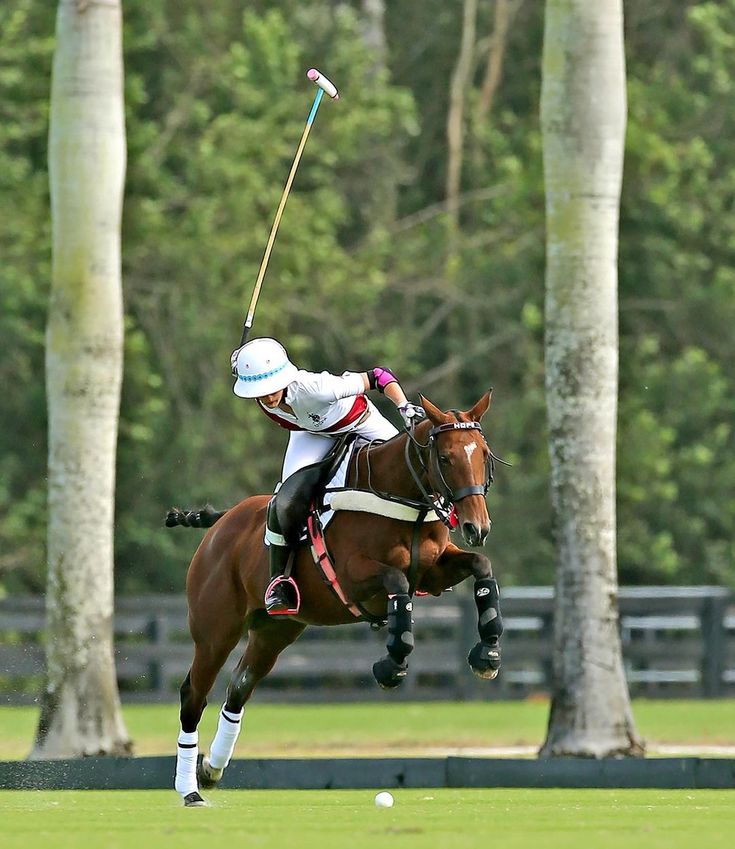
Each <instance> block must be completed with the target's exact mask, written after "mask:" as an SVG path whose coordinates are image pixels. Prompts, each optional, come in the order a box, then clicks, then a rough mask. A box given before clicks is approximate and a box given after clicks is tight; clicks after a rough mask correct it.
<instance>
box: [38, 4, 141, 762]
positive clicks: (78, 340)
mask: <svg viewBox="0 0 735 849" xmlns="http://www.w3.org/2000/svg"><path fill="white" fill-rule="evenodd" d="M49 172H50V186H51V214H52V225H53V270H52V278H53V279H52V292H51V302H50V306H49V316H48V325H47V336H46V388H47V397H48V411H49V460H48V477H49V481H48V489H49V496H48V509H49V526H48V589H47V637H48V639H47V647H46V657H47V673H46V683H45V687H44V690H43V694H42V704H41V716H40V720H39V725H38V730H37V733H36V742H35V747H34V749H33V752H32V753H31V755H30V757H31V758H58V757H80V756H83V755H92V754H111V755H112V754H115V755H117V754H125V753H129V752H130V749H131V744H130V740H129V737H128V734H127V731H126V729H125V726H124V724H123V720H122V714H121V710H120V697H119V693H118V689H117V681H116V676H115V663H114V656H113V627H112V626H113V549H112V539H113V520H114V486H115V450H116V443H117V421H118V411H119V401H120V384H121V379H122V343H123V323H122V292H121V279H120V218H121V211H122V196H123V183H124V176H125V124H124V113H123V68H122V12H121V6H120V0H60V2H59V6H58V15H57V27H56V51H55V55H54V65H53V81H52V88H51V122H50V132H49Z"/></svg>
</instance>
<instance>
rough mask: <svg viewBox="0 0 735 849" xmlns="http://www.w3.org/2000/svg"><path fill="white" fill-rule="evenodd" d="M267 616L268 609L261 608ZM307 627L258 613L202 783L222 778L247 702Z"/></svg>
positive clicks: (206, 784) (201, 771)
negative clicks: (286, 649)
mask: <svg viewBox="0 0 735 849" xmlns="http://www.w3.org/2000/svg"><path fill="white" fill-rule="evenodd" d="M261 613H263V616H265V613H264V611H261ZM305 627H306V626H305V625H303V624H301V623H300V622H294V621H292V620H278V621H276V620H273V619H271V618H270V617H266V618H263V617H262V616H258V618H257V619H255V620H254V621H253V623H252V624H251V626H250V630H249V631H248V643H247V646H246V648H245V652H244V654H243V656H242V657H241V658H240V661H239V663H238V664H237V666H236V667H235V671H234V672H233V673H232V677H231V678H230V684H229V686H228V687H227V698H226V699H225V703H224V705H223V706H222V711H221V713H220V717H219V723H218V725H217V732H216V734H215V735H214V740H213V741H212V746H211V748H210V752H209V755H205V756H204V757H203V758H202V763H201V766H200V769H199V783H200V784H201V786H202V787H214V785H215V784H217V783H218V782H219V780H220V779H221V778H222V774H223V772H224V770H225V767H226V766H227V764H229V762H230V758H231V757H232V753H233V752H234V750H235V743H236V742H237V738H238V735H239V734H240V725H241V722H242V717H243V713H244V707H245V702H247V701H248V699H249V698H250V696H252V694H253V690H254V689H255V687H256V686H257V684H258V683H259V682H260V681H262V680H263V678H265V676H266V675H267V674H268V673H269V672H270V671H271V669H273V666H274V664H275V662H276V660H277V658H278V655H279V654H280V653H281V652H282V651H283V649H285V648H286V647H287V646H289V645H291V643H293V642H294V640H296V639H297V638H298V637H299V636H300V635H301V633H302V631H303V630H304V628H305Z"/></svg>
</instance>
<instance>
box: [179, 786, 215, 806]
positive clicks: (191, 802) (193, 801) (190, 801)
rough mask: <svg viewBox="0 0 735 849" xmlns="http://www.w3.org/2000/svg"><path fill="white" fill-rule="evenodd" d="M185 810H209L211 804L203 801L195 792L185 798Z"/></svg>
mask: <svg viewBox="0 0 735 849" xmlns="http://www.w3.org/2000/svg"><path fill="white" fill-rule="evenodd" d="M184 807H185V808H207V807H209V804H208V803H207V802H205V801H204V799H202V797H201V796H200V795H199V793H198V792H197V791H196V790H195V791H194V792H193V793H187V794H186V796H184Z"/></svg>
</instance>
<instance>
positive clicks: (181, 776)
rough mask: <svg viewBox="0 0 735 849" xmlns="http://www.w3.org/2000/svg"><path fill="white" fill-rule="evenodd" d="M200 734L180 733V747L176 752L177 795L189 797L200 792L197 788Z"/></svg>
mask: <svg viewBox="0 0 735 849" xmlns="http://www.w3.org/2000/svg"><path fill="white" fill-rule="evenodd" d="M198 744H199V732H198V731H181V732H179V745H178V747H177V752H176V781H175V782H174V787H175V788H176V792H177V793H181V795H182V796H188V794H189V793H193V792H194V791H195V790H198V787H197V754H198V752H199V746H198Z"/></svg>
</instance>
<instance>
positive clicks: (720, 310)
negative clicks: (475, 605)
mask: <svg viewBox="0 0 735 849" xmlns="http://www.w3.org/2000/svg"><path fill="white" fill-rule="evenodd" d="M53 5H54V4H51V3H42V4H39V3H34V2H32V0H6V2H4V3H3V4H0V34H1V38H0V88H2V91H3V97H2V99H0V187H1V190H0V255H1V257H2V262H1V264H0V337H1V338H2V342H3V345H2V349H3V353H4V356H3V358H2V361H1V362H0V380H1V382H2V387H3V403H2V404H1V405H0V586H2V587H4V588H5V589H7V590H10V591H39V590H41V589H42V588H43V584H44V577H43V576H44V540H45V522H44V509H45V507H44V505H45V462H46V448H45V444H46V437H45V426H46V422H45V415H46V414H45V399H44V386H43V341H44V323H45V310H46V298H47V292H48V287H49V266H50V237H49V234H50V225H49V211H48V187H47V172H46V134H47V113H48V94H49V82H50V66H51V55H52V51H53V28H54V9H53ZM461 6H462V4H461V2H460V0H451V2H446V1H445V2H439V0H425V2H422V3H411V2H409V0H403V2H398V3H388V4H386V18H385V30H384V35H385V38H386V44H387V49H386V51H385V54H384V55H383V54H378V53H376V52H375V51H374V50H373V49H371V48H370V47H369V46H368V41H367V38H366V34H365V27H366V21H365V19H364V15H365V14H366V12H365V11H364V9H363V4H362V3H360V2H357V0H355V2H352V3H332V2H328V0H310V2H297V0H269V2H267V3H266V2H251V3H248V4H243V3H242V2H241V0H221V2H219V3H217V4H211V3H205V2H202V0H185V2H182V1H181V0H152V2H148V3H125V4H124V13H125V16H126V17H125V62H126V105H127V133H128V174H127V186H126V201H125V212H124V232H123V277H124V290H125V304H126V315H127V335H126V364H125V384H124V391H123V403H122V411H121V429H120V443H119V462H118V487H117V523H116V568H117V583H118V587H119V589H120V590H121V591H136V590H141V589H153V590H173V591H178V590H180V589H181V588H182V587H183V574H184V570H185V566H186V563H187V562H188V559H189V557H190V555H191V552H192V551H193V548H194V545H195V543H196V541H197V538H198V536H197V534H196V532H185V531H180V532H170V531H165V530H164V529H162V526H161V520H162V517H163V515H164V513H165V510H166V509H167V507H168V506H170V505H171V504H174V503H176V504H179V505H180V506H194V505H197V504H201V503H203V502H205V501H210V502H212V503H215V504H216V505H217V506H227V505H228V504H231V503H233V502H234V501H236V500H237V499H239V498H240V497H242V496H243V495H245V494H250V493H253V492H258V491H260V492H266V491H269V490H270V489H271V488H272V486H273V483H274V482H275V480H276V478H277V476H278V470H279V463H280V457H281V453H282V450H283V446H284V434H282V433H281V432H279V431H278V430H277V429H276V428H274V427H273V426H272V425H271V424H270V423H269V422H268V421H267V420H266V419H265V417H263V416H261V415H259V414H258V413H257V411H256V410H255V409H254V408H253V405H252V404H248V403H246V402H243V401H241V400H239V399H236V398H235V397H234V396H233V395H232V393H231V379H230V375H229V353H230V351H231V349H232V348H233V347H235V345H236V344H237V342H238V340H239V337H240V330H241V321H242V319H243V316H244V313H245V308H246V306H247V302H248V299H249V296H250V292H251V288H252V284H253V282H254V278H255V274H256V271H257V268H258V265H259V262H260V258H261V255H262V251H263V248H264V246H265V242H266V238H267V235H268V231H269V228H270V224H271V221H272V218H273V214H274V211H275V208H276V205H277V202H278V198H279V197H280V193H281V189H282V186H283V183H284V180H285V177H286V174H287V172H288V168H289V165H290V162H291V159H292V157H293V153H294V151H295V147H296V143H297V141H298V139H299V136H300V134H301V130H302V128H303V124H304V121H305V118H306V115H307V113H308V110H309V106H310V103H311V98H312V96H313V90H312V87H311V85H310V84H309V83H308V82H307V81H306V79H305V76H304V70H305V69H306V68H308V67H309V66H311V65H316V66H318V67H322V68H323V70H324V71H325V72H327V73H328V74H329V75H330V76H331V77H333V78H334V79H335V80H336V81H337V82H338V84H339V86H340V89H341V92H342V99H341V101H340V102H339V103H337V104H332V103H329V102H326V103H324V105H323V106H322V107H321V109H320V112H319V114H318V116H317V120H316V123H315V126H314V130H313V133H312V138H311V140H310V142H309V145H308V146H307V149H306V153H305V156H304V159H303V161H302V164H301V167H300V169H299V173H298V176H297V179H296V184H295V187H294V190H293V191H292V193H291V197H290V199H289V203H288V206H287V209H286V214H285V216H284V220H283V223H282V226H281V230H280V233H279V237H278V241H277V243H276V249H275V251H274V255H273V258H272V260H271V265H270V267H269V272H268V276H267V278H266V283H265V289H264V294H263V297H262V298H261V302H260V304H259V308H258V315H257V318H256V325H255V331H256V334H257V335H275V336H278V337H279V338H281V339H283V340H284V341H285V342H286V343H287V345H288V347H289V349H290V351H291V353H292V356H293V357H294V359H296V360H297V361H298V362H299V363H301V364H303V365H304V366H305V367H309V368H314V369H321V368H328V369H330V370H332V371H337V372H339V371H341V370H343V369H346V368H351V369H363V368H368V367H370V366H371V365H374V364H376V363H378V362H385V363H390V364H391V365H392V366H394V367H395V369H396V370H397V371H398V372H399V373H400V375H401V376H402V378H403V380H404V383H405V385H406V387H407V389H409V390H410V393H411V394H413V395H415V394H416V393H417V392H419V391H421V392H423V393H425V394H426V395H428V396H429V397H430V398H431V399H432V400H434V401H435V402H436V403H438V404H440V405H445V406H450V405H451V406H468V405H470V404H471V403H472V402H474V401H475V400H476V399H477V397H479V395H480V394H481V393H482V392H483V391H484V389H485V388H486V387H487V385H489V384H492V385H494V387H495V390H496V391H495V398H494V402H493V403H494V407H493V409H492V410H491V412H490V414H489V419H488V428H487V429H488V432H489V435H490V440H491V444H492V445H493V447H494V448H495V450H496V451H498V452H499V453H501V454H502V455H504V456H506V457H508V458H509V459H511V460H512V461H513V462H514V464H515V466H514V468H513V469H512V470H508V469H501V470H500V471H499V472H498V475H497V484H496V486H495V488H494V490H493V491H492V493H491V498H490V507H491V514H492V516H493V519H494V530H493V534H492V537H491V544H490V545H489V552H490V554H491V556H492V557H493V559H494V562H495V565H496V568H497V571H498V574H499V576H500V578H501V580H502V581H504V582H505V583H511V582H513V583H535V582H550V581H551V580H552V572H553V549H552V545H551V540H550V532H549V524H550V523H549V506H548V492H547V490H548V460H547V453H546V442H545V418H544V397H543V321H542V303H543V267H544V265H543V264H544V257H543V244H544V230H543V227H544V222H543V177H542V166H541V156H540V135H539V128H538V99H539V92H540V55H541V42H542V33H543V8H542V4H540V3H532V2H530V0H525V2H521V3H520V4H515V5H514V6H513V8H514V9H515V16H514V18H513V21H512V25H511V27H510V30H509V37H508V44H507V47H506V52H505V58H504V66H503V74H502V78H501V81H500V85H499V87H498V90H497V92H496V95H495V99H494V101H493V104H492V108H491V109H490V110H489V111H487V112H483V111H482V110H481V108H480V101H481V95H480V91H481V86H482V81H483V77H484V74H485V64H486V58H487V57H486V54H487V48H488V44H489V43H490V42H489V39H488V37H489V36H490V34H491V32H492V26H493V8H494V4H493V3H483V4H480V13H479V17H478V33H477V34H478V39H479V44H478V50H477V57H476V58H477V61H476V67H475V73H474V77H473V83H472V85H471V86H470V88H469V90H468V91H467V103H466V110H465V122H466V135H465V143H464V158H463V169H462V186H461V191H462V194H461V197H460V211H459V231H458V235H457V236H456V238H455V237H453V233H452V229H451V227H450V226H449V222H448V216H447V213H446V207H445V204H444V201H445V195H446V189H445V181H446V171H447V143H446V121H447V109H448V91H449V80H450V78H451V74H452V70H453V68H454V65H455V63H456V61H457V51H458V47H459V41H460V26H461V20H462V15H461ZM243 8H246V11H244V12H243ZM626 14H627V20H626V52H627V63H628V68H627V70H628V81H629V84H628V94H629V126H628V138H627V155H626V165H625V180H624V189H623V203H622V217H621V256H620V329H621V387H620V407H619V412H620V431H619V460H618V467H619V493H618V520H619V527H618V538H619V567H620V574H621V579H622V580H623V581H624V582H626V583H636V582H637V583H653V582H691V583H708V582H710V583H722V582H724V583H729V584H735V568H733V560H734V558H733V554H734V553H735V552H734V550H733V549H734V545H735V543H734V542H733V540H734V539H735V534H734V533H733V531H735V527H733V526H734V524H735V510H734V509H733V503H732V502H733V499H734V498H735V459H734V458H735V452H733V450H732V448H733V434H732V424H731V423H732V421H733V404H734V403H735V402H734V401H733V399H734V398H735V391H734V389H735V385H734V383H735V380H734V378H733V374H735V369H734V368H733V360H734V359H735V350H734V349H733V346H732V330H731V328H732V326H733V320H734V319H735V272H734V271H733V268H735V262H733V260H734V259H735V257H734V256H733V254H734V253H735V232H734V231H733V228H734V227H735V218H734V217H733V215H732V214H731V213H732V206H733V199H734V198H735V145H733V142H732V139H733V137H735V133H734V132H733V129H735V128H734V127H733V124H734V123H735V118H734V117H733V112H732V109H731V104H732V97H733V87H734V86H735V82H733V81H734V80H735V52H734V51H733V50H732V47H733V44H732V42H733V36H732V33H733V32H735V0H720V2H693V0H684V2H682V0H663V1H662V2H660V3H656V4H627V8H626Z"/></svg>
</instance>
